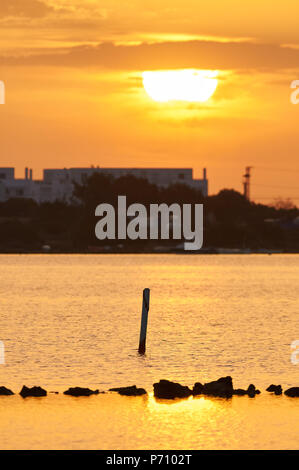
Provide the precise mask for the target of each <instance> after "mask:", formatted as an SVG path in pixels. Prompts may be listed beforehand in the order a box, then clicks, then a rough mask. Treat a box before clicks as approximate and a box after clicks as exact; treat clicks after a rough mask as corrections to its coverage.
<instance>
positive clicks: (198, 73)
mask: <svg viewBox="0 0 299 470" xmlns="http://www.w3.org/2000/svg"><path fill="white" fill-rule="evenodd" d="M217 76H218V71H217V70H216V71H215V70H194V69H186V70H166V71H155V72H143V73H142V78H143V86H144V89H145V91H146V92H147V94H148V95H149V96H150V97H151V98H152V99H153V100H154V101H160V102H167V101H189V102H201V103H203V102H204V101H207V100H208V99H209V98H210V97H211V96H212V95H213V93H214V92H215V90H216V88H217V85H218V80H217Z"/></svg>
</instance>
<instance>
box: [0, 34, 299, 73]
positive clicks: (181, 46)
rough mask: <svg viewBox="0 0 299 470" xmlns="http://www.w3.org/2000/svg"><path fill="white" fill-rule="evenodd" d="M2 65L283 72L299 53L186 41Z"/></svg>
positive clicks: (298, 61) (71, 52) (80, 50)
mask: <svg viewBox="0 0 299 470" xmlns="http://www.w3.org/2000/svg"><path fill="white" fill-rule="evenodd" d="M0 65H2V66H5V65H27V66H39V65H43V66H66V67H79V68H81V67H94V68H106V69H110V70H136V71H141V70H157V69H176V68H200V69H214V70H215V69H219V70H241V71H242V70H243V71H245V70H246V71H247V70H252V69H255V70H260V71H269V70H272V71H273V70H279V69H297V68H298V67H299V50H298V49H294V48H291V47H281V46H279V45H275V44H259V43H252V42H251V43H250V42H239V43H238V42H226V43H223V42H217V41H184V42H161V43H155V44H148V43H142V44H138V45H115V44H113V43H103V44H99V45H97V46H90V45H83V46H78V47H73V48H70V49H68V50H67V52H61V50H59V49H57V52H55V53H47V54H35V55H31V56H27V57H2V58H1V57H0Z"/></svg>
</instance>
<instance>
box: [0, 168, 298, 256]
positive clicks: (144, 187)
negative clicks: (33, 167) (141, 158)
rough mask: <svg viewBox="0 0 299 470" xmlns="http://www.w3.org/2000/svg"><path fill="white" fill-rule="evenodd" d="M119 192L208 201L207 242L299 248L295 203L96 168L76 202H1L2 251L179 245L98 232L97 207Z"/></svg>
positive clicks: (149, 198) (144, 200)
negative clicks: (209, 192) (103, 236)
mask: <svg viewBox="0 0 299 470" xmlns="http://www.w3.org/2000/svg"><path fill="white" fill-rule="evenodd" d="M118 195H126V196H127V205H129V204H132V203H135V202H138V203H141V204H144V205H145V206H148V205H149V204H151V203H162V202H164V203H167V204H171V203H179V204H181V205H182V204H187V203H189V204H196V203H198V204H199V203H203V204H204V247H203V251H205V250H206V251H210V252H213V251H215V249H218V248H220V247H221V248H227V249H228V248H230V249H251V250H261V251H263V250H282V251H287V252H299V209H298V208H296V207H295V206H293V205H292V204H289V203H288V204H283V203H282V202H281V201H280V203H279V204H278V203H277V204H276V205H275V206H266V205H262V204H255V203H252V202H249V201H247V200H246V199H245V198H244V197H243V196H242V195H241V194H240V193H238V192H236V191H234V190H229V189H224V190H222V191H220V192H219V193H218V194H217V195H215V196H209V197H207V198H203V196H202V194H201V193H200V192H199V191H198V190H195V189H192V188H190V187H188V186H185V185H183V184H175V185H172V186H170V187H168V188H159V187H157V186H156V185H154V184H151V183H149V182H148V181H147V180H146V179H140V178H136V177H134V176H123V177H120V178H118V179H114V178H113V177H110V176H107V175H101V174H94V175H93V176H91V177H90V178H89V179H87V180H86V182H85V183H84V184H83V185H75V188H74V198H73V203H72V204H66V203H62V202H55V203H43V204H37V203H36V202H34V201H32V200H29V199H10V200H8V201H7V202H2V203H0V252H2V253H3V252H4V253H5V252H40V251H42V250H44V251H47V250H50V251H52V252H65V253H67V252H97V251H99V252H103V251H104V252H105V251H107V252H109V251H121V252H122V251H124V252H138V251H141V252H144V251H146V252H152V251H153V252H154V251H176V250H178V249H179V247H178V244H179V243H180V242H179V241H178V240H155V241H153V240H152V241H151V240H137V241H131V240H121V241H119V240H115V241H114V240H103V241H99V240H97V239H96V237H95V234H94V229H95V224H96V222H97V220H98V219H97V218H96V217H95V215H94V214H95V208H96V206H97V205H98V204H100V203H103V202H106V203H110V204H112V205H113V206H114V207H117V197H118Z"/></svg>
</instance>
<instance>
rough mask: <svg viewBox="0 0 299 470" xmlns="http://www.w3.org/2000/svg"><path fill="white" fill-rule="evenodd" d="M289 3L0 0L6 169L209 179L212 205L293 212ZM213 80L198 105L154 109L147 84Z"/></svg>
mask: <svg viewBox="0 0 299 470" xmlns="http://www.w3.org/2000/svg"><path fill="white" fill-rule="evenodd" d="M298 12H299V7H298V2H297V0H284V1H280V0H275V2H273V1H268V0H264V1H263V0H259V1H257V0H251V1H246V2H240V1H239V0H238V1H236V0H226V1H223V0H210V1H209V2H204V1H199V0H185V1H184V2H182V1H181V0H180V1H178V0H160V1H157V0H151V1H149V0H127V1H125V2H124V1H123V0H118V1H116V0H101V1H98V0H97V1H96V0H85V1H79V0H52V1H50V0H1V3H0V23H1V27H0V47H1V52H0V80H3V81H4V82H5V85H6V104H5V105H4V106H1V107H0V126H1V127H0V132H1V160H0V166H15V167H16V170H17V176H23V171H24V167H25V166H30V167H32V168H33V169H34V176H35V177H40V176H41V170H42V169H43V168H54V167H64V166H66V167H69V166H89V165H90V164H94V165H100V166H104V167H105V166H124V167H126V166H146V167H158V166H161V167H168V166H169V167H178V166H182V167H193V168H194V171H195V176H200V175H201V169H202V167H203V166H206V167H207V169H208V176H209V180H210V191H211V192H212V193H214V192H216V191H218V190H219V189H221V188H223V187H228V188H235V189H237V190H241V176H242V174H243V172H244V168H245V166H246V165H251V166H253V167H254V168H253V179H252V196H253V198H256V199H260V198H263V199H260V200H262V201H263V202H270V201H271V200H273V199H274V198H275V197H278V196H281V197H284V198H286V197H291V198H298V200H296V202H297V203H299V185H298V177H299V162H298V156H299V139H298V119H299V104H298V105H293V104H291V102H290V94H291V89H290V83H291V82H292V81H293V80H295V79H299V28H298ZM180 68H194V69H209V70H219V84H218V88H217V90H216V92H215V94H214V95H213V97H212V98H210V99H209V100H208V101H207V102H206V103H184V102H181V103H157V102H154V101H153V100H151V99H150V98H149V97H148V95H147V94H146V93H145V91H144V89H143V86H142V78H141V73H142V72H143V71H145V70H161V69H167V70H169V69H180Z"/></svg>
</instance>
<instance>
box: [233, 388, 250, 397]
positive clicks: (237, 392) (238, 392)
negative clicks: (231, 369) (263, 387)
mask: <svg viewBox="0 0 299 470" xmlns="http://www.w3.org/2000/svg"><path fill="white" fill-rule="evenodd" d="M247 394H248V391H247V390H244V389H243V388H236V389H235V390H234V393H233V395H237V396H239V397H243V396H244V395H247Z"/></svg>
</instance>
